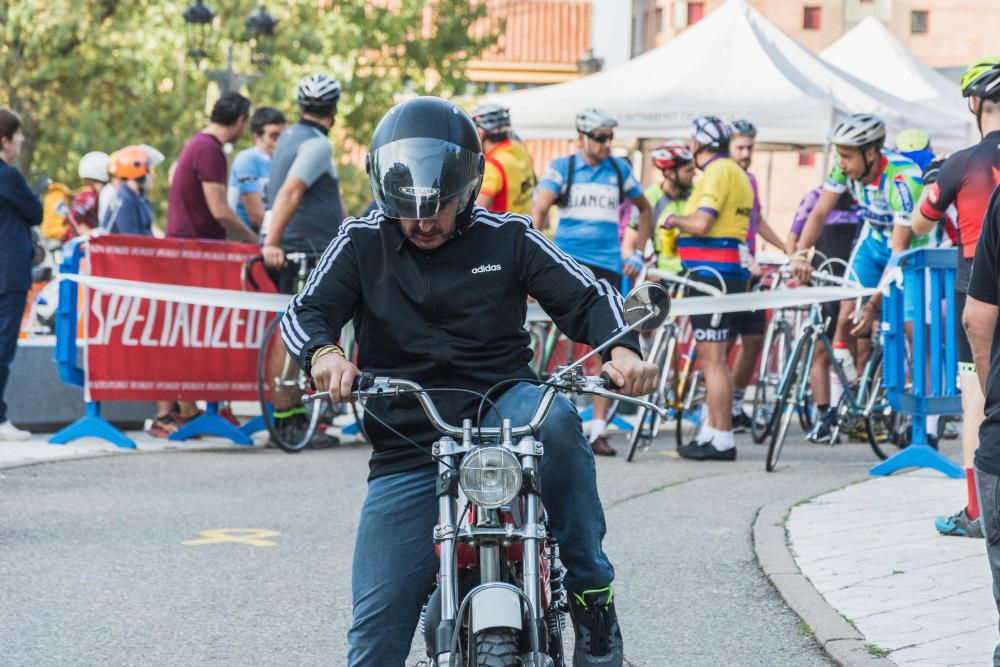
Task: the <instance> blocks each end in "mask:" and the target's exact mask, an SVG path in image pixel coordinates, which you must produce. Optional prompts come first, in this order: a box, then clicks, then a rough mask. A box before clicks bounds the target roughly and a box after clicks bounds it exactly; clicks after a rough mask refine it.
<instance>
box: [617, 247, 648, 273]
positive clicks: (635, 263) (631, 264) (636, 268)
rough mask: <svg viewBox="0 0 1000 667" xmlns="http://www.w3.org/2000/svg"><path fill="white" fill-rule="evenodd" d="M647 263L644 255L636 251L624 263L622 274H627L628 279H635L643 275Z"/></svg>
mask: <svg viewBox="0 0 1000 667" xmlns="http://www.w3.org/2000/svg"><path fill="white" fill-rule="evenodd" d="M645 263H646V262H645V259H644V258H643V256H642V253H641V252H639V251H638V250H636V251H635V252H633V253H632V254H631V255H629V256H628V258H627V259H626V260H625V262H624V263H623V265H622V273H624V274H625V277H626V278H635V277H636V276H637V275H639V274H640V273H642V267H643V265H644V264H645Z"/></svg>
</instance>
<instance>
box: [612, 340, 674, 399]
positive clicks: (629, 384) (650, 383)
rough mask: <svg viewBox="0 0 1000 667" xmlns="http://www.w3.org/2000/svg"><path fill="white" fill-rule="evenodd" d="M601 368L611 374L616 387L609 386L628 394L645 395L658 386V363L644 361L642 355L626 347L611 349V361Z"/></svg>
mask: <svg viewBox="0 0 1000 667" xmlns="http://www.w3.org/2000/svg"><path fill="white" fill-rule="evenodd" d="M601 370H602V371H604V372H605V373H607V374H608V375H609V376H611V381H612V382H614V383H615V385H617V388H616V387H608V389H609V390H611V391H616V392H618V393H620V394H625V395H626V396H645V395H646V394H649V393H651V392H652V391H653V390H654V389H655V388H656V380H657V379H658V378H659V375H660V369H659V368H657V366H656V364H651V363H649V362H648V361H643V360H642V357H640V356H639V355H637V354H636V353H635V352H633V351H632V350H630V349H628V348H626V347H616V348H614V349H612V350H611V361H609V362H607V363H606V364H604V366H602V367H601Z"/></svg>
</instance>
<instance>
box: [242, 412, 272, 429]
mask: <svg viewBox="0 0 1000 667" xmlns="http://www.w3.org/2000/svg"><path fill="white" fill-rule="evenodd" d="M267 407H268V409H269V410H270V409H271V406H267ZM266 430H267V424H265V423H264V418H263V417H261V416H260V415H257V416H256V417H254V418H253V419H251V420H250V421H248V422H247V423H246V424H244V425H243V426H240V432H241V433H243V435H247V436H250V435H253V434H254V433H256V432H258V431H266Z"/></svg>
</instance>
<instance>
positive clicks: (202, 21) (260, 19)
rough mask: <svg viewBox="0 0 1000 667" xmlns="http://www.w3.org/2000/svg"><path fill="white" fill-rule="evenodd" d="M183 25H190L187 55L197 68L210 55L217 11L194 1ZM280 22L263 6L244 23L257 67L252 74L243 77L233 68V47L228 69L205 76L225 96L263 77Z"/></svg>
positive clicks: (229, 52) (210, 72)
mask: <svg viewBox="0 0 1000 667" xmlns="http://www.w3.org/2000/svg"><path fill="white" fill-rule="evenodd" d="M183 17H184V23H185V25H186V26H187V38H188V55H190V56H191V57H192V58H194V61H195V63H196V64H197V65H200V64H201V61H202V60H203V59H205V58H207V57H208V55H209V42H210V40H211V39H213V37H214V35H215V33H214V31H213V29H212V22H213V21H214V19H215V12H214V11H212V10H211V9H210V8H208V7H206V6H205V3H204V0H194V2H193V4H191V5H189V6H188V8H187V9H185V10H184V14H183ZM277 25H278V21H277V20H275V18H274V17H273V16H271V15H270V14H268V13H267V10H266V9H264V6H263V5H261V6H259V7H258V8H257V11H255V12H253V13H252V14H250V16H248V17H247V18H246V20H245V21H244V22H243V27H244V29H245V30H246V41H247V42H248V43H249V45H250V49H251V51H250V61H251V63H252V64H253V66H254V67H255V68H256V70H257V71H256V72H254V73H252V74H240V73H239V72H237V71H236V70H235V69H234V68H233V45H232V43H230V44H229V46H228V48H227V49H226V69H221V70H220V69H210V70H207V71H206V72H205V76H206V77H208V78H209V79H210V80H212V81H215V82H216V83H218V84H219V87H220V88H221V89H222V92H223V93H228V92H235V91H239V89H240V88H242V87H243V86H244V85H245V84H247V83H249V82H250V81H253V80H254V79H256V78H257V77H259V76H260V73H261V70H262V69H263V68H264V67H266V66H267V65H269V64H270V63H271V56H272V54H273V42H274V28H275V26H277Z"/></svg>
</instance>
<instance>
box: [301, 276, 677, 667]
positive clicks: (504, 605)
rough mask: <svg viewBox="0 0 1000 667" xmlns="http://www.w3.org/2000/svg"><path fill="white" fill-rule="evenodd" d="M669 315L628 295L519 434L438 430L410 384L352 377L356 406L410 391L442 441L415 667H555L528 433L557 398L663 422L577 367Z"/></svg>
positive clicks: (644, 293)
mask: <svg viewBox="0 0 1000 667" xmlns="http://www.w3.org/2000/svg"><path fill="white" fill-rule="evenodd" d="M669 310H670V297H669V295H668V293H667V291H666V290H665V289H663V288H662V287H661V286H660V285H658V284H654V283H646V284H643V285H640V286H638V287H637V288H636V289H634V290H633V291H632V292H631V293H630V294H629V296H628V297H627V298H626V300H625V319H626V322H627V324H628V326H627V327H626V328H623V329H622V330H621V331H620V332H619V333H618V334H616V335H615V336H614V337H612V338H611V339H609V340H608V341H606V342H605V343H603V344H602V345H600V346H599V347H597V348H595V349H594V350H592V351H591V352H590V353H589V354H587V355H586V356H584V357H582V358H580V359H579V360H577V361H576V362H574V363H573V364H572V365H570V366H566V367H564V368H561V369H559V370H558V371H557V372H556V373H555V374H554V375H553V376H552V377H551V378H550V379H549V380H548V382H547V384H546V390H545V392H544V393H543V394H542V397H541V399H540V401H539V404H538V406H537V407H536V408H535V412H534V414H533V415H532V417H531V420H530V421H529V423H527V424H524V425H520V426H515V425H513V424H511V422H510V420H509V419H504V420H503V421H502V423H501V425H500V426H499V427H495V428H479V427H478V426H477V427H473V425H472V420H471V419H466V420H464V421H463V423H462V425H461V426H454V425H452V424H448V423H446V422H444V420H443V419H442V418H441V416H440V414H439V413H438V411H437V409H436V408H435V406H434V403H433V401H431V399H430V398H429V394H428V393H426V392H424V390H423V388H422V387H421V386H420V385H419V384H417V383H416V382H411V381H409V380H401V379H395V378H390V377H375V376H373V375H372V374H370V373H362V375H361V376H360V377H358V378H356V379H355V384H354V388H353V389H354V392H353V393H354V395H355V397H356V398H357V399H359V400H364V399H367V398H376V397H383V396H395V395H397V394H400V393H406V394H413V395H415V396H416V397H417V399H418V400H419V402H420V405H421V406H422V407H423V409H424V412H425V413H426V414H427V418H428V419H429V420H430V422H431V424H433V425H434V427H435V428H436V429H437V430H438V431H439V432H440V433H441V435H442V437H441V438H440V439H439V440H438V441H437V442H435V443H434V445H433V448H432V452H433V455H434V457H435V458H436V459H437V462H438V476H437V495H438V502H439V519H438V524H437V526H436V527H435V529H434V543H435V548H436V551H437V555H438V560H439V563H440V568H439V571H438V577H437V584H436V586H435V589H434V591H433V592H432V593H431V595H430V597H429V598H428V600H427V602H426V603H425V604H424V607H423V609H422V611H421V614H420V626H419V632H421V633H422V635H423V637H424V641H425V644H426V647H427V659H426V660H425V661H424V662H422V663H421V664H422V665H424V666H425V667H473V666H475V667H565V664H566V661H565V656H564V654H563V640H562V631H563V628H564V627H565V616H566V613H567V612H568V610H569V601H568V596H567V592H566V590H565V589H564V588H563V586H562V579H563V575H564V570H563V568H562V567H561V565H560V564H559V547H558V545H557V544H556V541H555V539H554V538H553V537H552V535H551V534H550V533H549V531H548V528H547V518H546V514H545V509H544V508H543V507H542V502H541V494H540V476H541V475H540V468H539V464H540V460H541V457H542V456H543V454H544V452H545V448H544V444H543V443H542V442H539V441H538V440H536V439H535V438H534V437H533V434H534V433H535V432H536V431H537V430H538V428H539V427H540V426H541V424H542V422H543V421H544V420H545V417H546V415H547V414H548V412H549V409H550V408H551V406H552V403H553V401H554V400H555V397H556V396H557V395H558V394H559V393H576V394H590V395H593V396H606V397H608V398H612V399H617V400H620V401H625V402H628V403H633V404H636V405H638V406H642V407H645V408H648V409H649V410H652V411H654V412H656V413H660V414H661V417H665V415H664V414H663V412H665V411H664V410H662V409H661V408H660V407H659V406H656V405H654V404H652V403H649V402H648V401H644V400H642V399H639V398H632V397H628V396H623V395H620V394H617V393H615V392H614V391H611V390H610V388H611V387H612V386H613V385H612V383H611V379H610V378H609V377H608V376H607V374H606V373H605V374H602V376H600V377H588V376H585V375H584V374H583V370H582V365H583V363H584V362H585V361H586V360H587V359H589V358H590V357H592V356H594V355H596V354H599V353H600V352H601V351H603V350H605V349H607V348H608V347H609V346H610V345H612V344H613V343H614V342H615V341H617V340H619V339H620V338H621V337H622V336H624V335H625V334H626V333H628V332H630V331H633V330H638V331H652V330H655V329H656V328H658V327H659V326H660V325H661V324H662V323H663V321H664V320H665V319H666V317H667V314H668V313H669ZM322 396H326V394H316V395H313V396H307V397H304V399H303V400H315V399H316V398H317V397H322ZM459 508H462V510H461V511H460V512H459Z"/></svg>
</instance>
